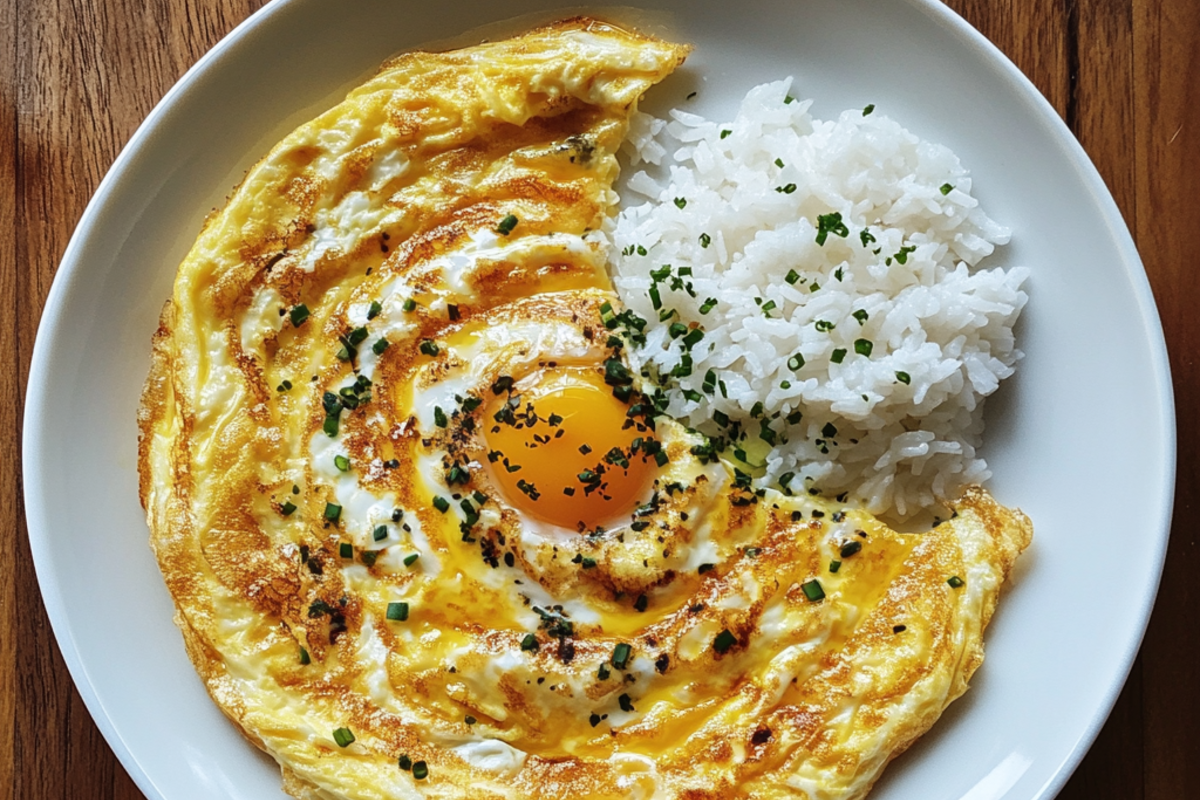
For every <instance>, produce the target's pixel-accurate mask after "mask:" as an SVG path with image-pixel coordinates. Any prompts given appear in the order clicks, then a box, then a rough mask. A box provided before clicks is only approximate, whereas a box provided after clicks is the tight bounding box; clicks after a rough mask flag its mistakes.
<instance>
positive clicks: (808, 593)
mask: <svg viewBox="0 0 1200 800" xmlns="http://www.w3.org/2000/svg"><path fill="white" fill-rule="evenodd" d="M800 588H801V589H802V590H803V591H804V596H805V597H807V598H808V600H809V602H810V603H815V602H817V601H818V600H824V599H825V590H824V589H822V588H821V582H820V581H818V580H817V579H816V578H813V579H812V580H811V581H809V582H808V583H804V584H801V586H800Z"/></svg>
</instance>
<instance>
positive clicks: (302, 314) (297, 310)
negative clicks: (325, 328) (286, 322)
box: [288, 303, 308, 328]
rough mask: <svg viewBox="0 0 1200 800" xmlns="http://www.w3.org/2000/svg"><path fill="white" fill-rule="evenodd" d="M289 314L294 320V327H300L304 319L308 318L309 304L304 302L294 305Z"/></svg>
mask: <svg viewBox="0 0 1200 800" xmlns="http://www.w3.org/2000/svg"><path fill="white" fill-rule="evenodd" d="M288 316H289V317H290V318H291V320H292V327H293V328H299V327H300V326H301V325H303V324H304V321H305V320H307V319H308V306H306V305H304V304H303V303H299V304H297V305H294V306H292V310H291V312H289V314H288Z"/></svg>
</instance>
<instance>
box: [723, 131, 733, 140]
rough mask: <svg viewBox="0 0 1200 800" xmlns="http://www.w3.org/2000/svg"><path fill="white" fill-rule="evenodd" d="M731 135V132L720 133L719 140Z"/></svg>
mask: <svg viewBox="0 0 1200 800" xmlns="http://www.w3.org/2000/svg"><path fill="white" fill-rule="evenodd" d="M732 133H733V131H721V138H722V139H724V138H725V137H726V136H729V135H730V134H732Z"/></svg>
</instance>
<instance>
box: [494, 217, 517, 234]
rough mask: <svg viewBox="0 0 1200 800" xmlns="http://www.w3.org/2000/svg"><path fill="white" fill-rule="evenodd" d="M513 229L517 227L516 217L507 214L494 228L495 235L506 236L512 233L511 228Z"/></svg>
mask: <svg viewBox="0 0 1200 800" xmlns="http://www.w3.org/2000/svg"><path fill="white" fill-rule="evenodd" d="M515 227H517V217H516V215H515V214H509V215H508V216H506V217H505V218H504V219H502V220H500V224H499V225H497V226H496V233H500V234H503V235H505V236H508V235H509V234H510V233H512V232H513V228H515Z"/></svg>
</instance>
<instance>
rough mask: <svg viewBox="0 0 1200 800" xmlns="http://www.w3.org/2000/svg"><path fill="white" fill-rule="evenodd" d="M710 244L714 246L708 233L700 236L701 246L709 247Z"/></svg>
mask: <svg viewBox="0 0 1200 800" xmlns="http://www.w3.org/2000/svg"><path fill="white" fill-rule="evenodd" d="M710 244H712V237H711V236H709V235H708V234H707V233H702V234H700V246H701V247H708V246H709V245H710Z"/></svg>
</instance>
